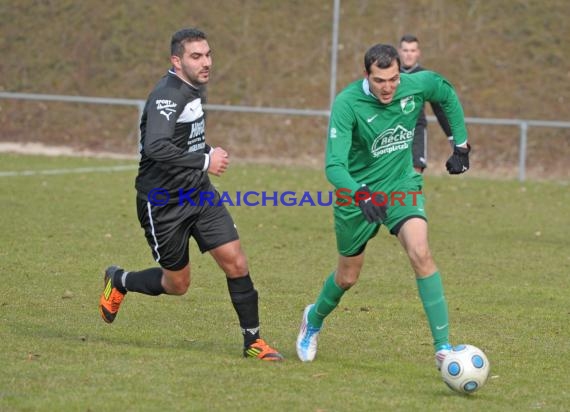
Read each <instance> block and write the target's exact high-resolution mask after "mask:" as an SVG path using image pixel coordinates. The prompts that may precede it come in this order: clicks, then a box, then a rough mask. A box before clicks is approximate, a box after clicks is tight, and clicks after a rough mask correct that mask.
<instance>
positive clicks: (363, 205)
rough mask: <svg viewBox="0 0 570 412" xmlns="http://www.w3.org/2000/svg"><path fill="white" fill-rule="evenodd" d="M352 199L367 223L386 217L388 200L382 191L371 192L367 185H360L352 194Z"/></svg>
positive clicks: (380, 220) (378, 221)
mask: <svg viewBox="0 0 570 412" xmlns="http://www.w3.org/2000/svg"><path fill="white" fill-rule="evenodd" d="M354 201H355V202H356V204H357V205H358V207H359V208H360V210H361V211H362V214H363V215H364V217H365V218H366V221H367V222H368V223H382V222H383V221H384V220H385V219H386V210H387V209H388V205H387V204H388V202H387V199H386V198H385V197H384V195H382V193H378V192H376V193H372V192H371V191H370V189H369V188H368V186H366V185H362V187H361V188H360V189H358V191H357V192H356V193H355V194H354Z"/></svg>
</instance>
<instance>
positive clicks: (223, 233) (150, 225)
mask: <svg viewBox="0 0 570 412" xmlns="http://www.w3.org/2000/svg"><path fill="white" fill-rule="evenodd" d="M209 191H211V192H215V194H216V198H215V199H214V200H213V201H212V203H213V204H210V203H209V202H204V204H203V205H200V204H199V203H198V202H195V203H196V204H197V206H194V205H192V204H190V203H189V202H182V203H181V204H178V203H173V204H166V205H164V206H153V205H151V203H150V202H148V201H145V200H144V199H140V198H139V197H138V196H137V214H138V218H139V222H140V224H141V227H142V228H143V229H144V233H145V237H146V240H147V242H148V244H149V246H150V249H151V251H152V256H153V258H154V260H156V261H157V262H158V263H159V264H160V266H161V267H163V268H164V269H167V270H180V269H182V268H184V267H185V266H186V265H187V264H188V263H189V262H190V254H189V250H188V246H189V244H188V242H189V240H190V237H193V238H194V239H195V240H196V243H197V244H198V247H199V248H200V251H201V252H202V253H204V252H207V251H209V250H212V249H215V248H217V247H218V246H221V245H224V244H226V243H228V242H232V241H234V240H237V239H239V236H238V232H237V229H236V226H235V224H234V221H233V219H232V217H231V215H230V213H229V212H228V210H227V209H226V207H225V205H224V204H221V205H219V206H217V205H216V203H217V202H218V200H219V198H220V194H219V193H218V191H217V190H215V189H214V187H213V186H211V187H210V189H209Z"/></svg>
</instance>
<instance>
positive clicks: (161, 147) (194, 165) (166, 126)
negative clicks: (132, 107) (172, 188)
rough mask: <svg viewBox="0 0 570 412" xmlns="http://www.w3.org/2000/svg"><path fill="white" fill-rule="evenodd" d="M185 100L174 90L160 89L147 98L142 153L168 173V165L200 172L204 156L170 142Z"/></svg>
mask: <svg viewBox="0 0 570 412" xmlns="http://www.w3.org/2000/svg"><path fill="white" fill-rule="evenodd" d="M184 103H185V98H184V96H183V95H182V93H180V92H179V91H177V90H175V89H161V90H159V91H158V92H157V93H153V94H152V95H151V96H150V98H149V103H148V107H147V119H146V136H145V141H144V145H143V148H142V149H143V150H144V152H145V154H146V155H147V156H148V157H149V158H151V159H153V160H154V161H156V162H159V163H161V164H162V165H163V166H165V168H166V169H167V170H168V167H170V166H182V167H188V168H191V169H200V170H204V168H205V167H206V166H207V163H208V159H207V157H208V155H207V154H204V153H194V152H188V150H186V149H184V148H180V147H178V146H176V145H175V144H174V143H173V141H172V140H173V139H172V138H173V136H174V132H175V128H176V120H177V119H178V118H179V117H180V115H181V113H182V111H183V110H184V106H185V104H184Z"/></svg>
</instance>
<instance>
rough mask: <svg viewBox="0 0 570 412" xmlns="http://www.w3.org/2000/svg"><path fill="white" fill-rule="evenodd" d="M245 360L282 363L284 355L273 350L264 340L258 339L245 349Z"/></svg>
mask: <svg viewBox="0 0 570 412" xmlns="http://www.w3.org/2000/svg"><path fill="white" fill-rule="evenodd" d="M243 357H244V358H257V359H261V360H263V361H282V360H283V355H281V354H280V353H279V352H277V350H275V349H273V348H272V347H271V346H269V345H268V344H267V342H265V341H264V340H263V339H256V340H255V342H253V343H252V344H251V345H249V346H248V347H246V348H244V349H243Z"/></svg>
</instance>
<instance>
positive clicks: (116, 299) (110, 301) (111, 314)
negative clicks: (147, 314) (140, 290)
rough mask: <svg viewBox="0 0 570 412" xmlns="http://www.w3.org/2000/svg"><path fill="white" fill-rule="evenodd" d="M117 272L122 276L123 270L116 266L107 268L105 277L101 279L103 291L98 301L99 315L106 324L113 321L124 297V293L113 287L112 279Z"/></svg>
mask: <svg viewBox="0 0 570 412" xmlns="http://www.w3.org/2000/svg"><path fill="white" fill-rule="evenodd" d="M119 271H120V273H121V274H122V272H123V269H121V268H120V267H118V266H109V267H108V268H107V270H105V276H104V278H103V282H104V285H105V289H103V293H102V294H101V298H100V299H99V313H100V314H101V317H102V318H103V320H104V321H105V322H107V323H112V322H113V321H114V320H115V317H116V316H117V312H118V311H119V306H121V302H122V301H123V298H124V297H125V295H126V294H125V293H121V292H119V290H118V289H117V288H115V287H114V286H113V278H114V277H115V274H116V273H117V272H119Z"/></svg>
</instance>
